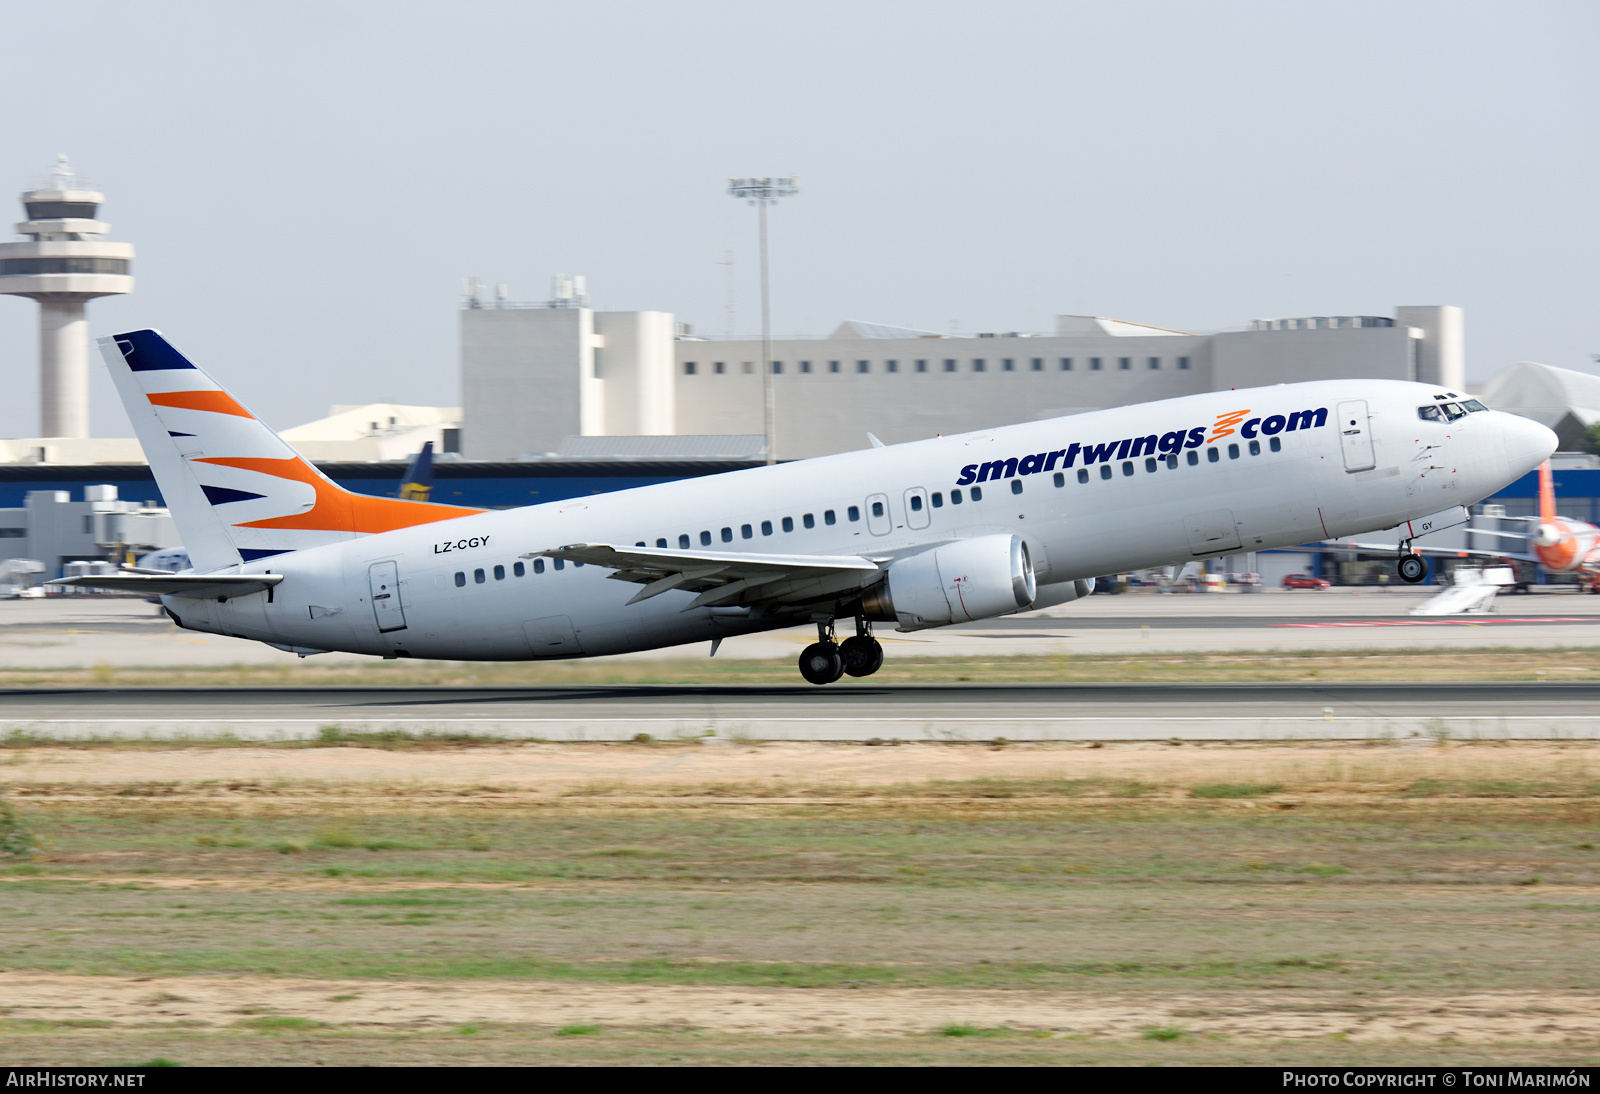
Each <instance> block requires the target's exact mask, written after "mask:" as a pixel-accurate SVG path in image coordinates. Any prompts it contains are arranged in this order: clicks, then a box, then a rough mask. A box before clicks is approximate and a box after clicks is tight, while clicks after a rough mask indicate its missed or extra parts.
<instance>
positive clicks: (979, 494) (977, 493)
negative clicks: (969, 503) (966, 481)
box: [972, 486, 983, 501]
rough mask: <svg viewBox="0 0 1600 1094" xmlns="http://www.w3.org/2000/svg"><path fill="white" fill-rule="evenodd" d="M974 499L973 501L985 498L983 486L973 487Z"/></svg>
mask: <svg viewBox="0 0 1600 1094" xmlns="http://www.w3.org/2000/svg"><path fill="white" fill-rule="evenodd" d="M972 500H973V501H982V500H983V487H981V486H974V487H973V488H972Z"/></svg>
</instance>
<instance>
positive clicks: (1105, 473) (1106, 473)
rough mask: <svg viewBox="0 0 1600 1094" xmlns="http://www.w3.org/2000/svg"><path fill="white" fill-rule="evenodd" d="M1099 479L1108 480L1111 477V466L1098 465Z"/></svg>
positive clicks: (1107, 464)
mask: <svg viewBox="0 0 1600 1094" xmlns="http://www.w3.org/2000/svg"><path fill="white" fill-rule="evenodd" d="M1100 477H1101V478H1102V479H1109V478H1110V477H1111V465H1110V464H1109V463H1103V464H1101V465H1100Z"/></svg>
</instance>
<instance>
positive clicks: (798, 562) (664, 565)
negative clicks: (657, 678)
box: [525, 543, 887, 611]
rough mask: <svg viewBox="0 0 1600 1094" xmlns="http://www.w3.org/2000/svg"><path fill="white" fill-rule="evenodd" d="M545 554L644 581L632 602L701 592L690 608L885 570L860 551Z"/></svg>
mask: <svg viewBox="0 0 1600 1094" xmlns="http://www.w3.org/2000/svg"><path fill="white" fill-rule="evenodd" d="M541 555H542V556H544V557H545V558H556V559H566V560H569V561H572V562H581V563H583V564H584V565H586V566H603V567H606V568H608V569H611V570H613V571H615V572H614V573H611V574H609V575H607V576H608V577H610V578H611V579H612V580H614V581H632V582H634V583H635V584H639V585H643V586H644V588H642V589H640V590H639V592H638V593H637V594H635V595H634V597H633V599H632V600H629V601H628V603H629V604H637V603H638V602H639V601H641V600H648V599H650V598H651V597H653V596H660V595H661V594H662V593H665V592H671V591H672V590H674V589H683V590H684V591H686V592H692V593H699V594H700V595H699V596H697V597H696V598H695V599H694V602H693V603H691V604H689V605H688V606H687V607H686V608H684V610H685V611H688V610H690V609H692V608H706V607H716V606H719V605H723V604H735V603H740V602H752V601H773V600H783V599H788V600H792V601H797V602H799V601H804V600H805V599H808V598H809V597H813V596H823V595H830V594H832V593H835V592H839V591H843V590H847V589H861V588H865V587H866V586H868V585H870V584H872V582H873V581H875V580H877V577H878V574H879V573H881V572H882V568H881V567H880V566H879V564H878V563H877V562H876V561H874V560H872V559H869V558H863V557H862V556H860V555H744V554H732V553H723V552H719V551H674V550H670V549H668V548H653V549H652V548H648V547H618V546H614V545H612V544H609V543H572V544H568V545H567V546H565V547H554V548H551V549H550V550H547V551H533V552H531V553H530V554H529V555H527V556H525V557H529V558H532V557H537V556H541ZM885 561H887V559H885Z"/></svg>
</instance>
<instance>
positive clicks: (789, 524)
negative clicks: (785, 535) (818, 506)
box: [783, 517, 794, 532]
mask: <svg viewBox="0 0 1600 1094" xmlns="http://www.w3.org/2000/svg"><path fill="white" fill-rule="evenodd" d="M783 530H784V531H785V532H792V531H794V518H793V517H784V518H783Z"/></svg>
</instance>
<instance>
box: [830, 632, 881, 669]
mask: <svg viewBox="0 0 1600 1094" xmlns="http://www.w3.org/2000/svg"><path fill="white" fill-rule="evenodd" d="M839 655H840V656H841V657H843V658H844V671H845V672H848V673H849V674H850V675H851V676H871V675H872V674H873V673H875V672H877V671H878V670H879V669H881V668H883V646H882V645H880V644H879V643H878V640H877V639H876V638H874V637H872V636H871V635H870V634H858V635H854V636H852V637H850V638H846V639H845V640H844V642H843V643H841V644H840V646H839Z"/></svg>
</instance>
